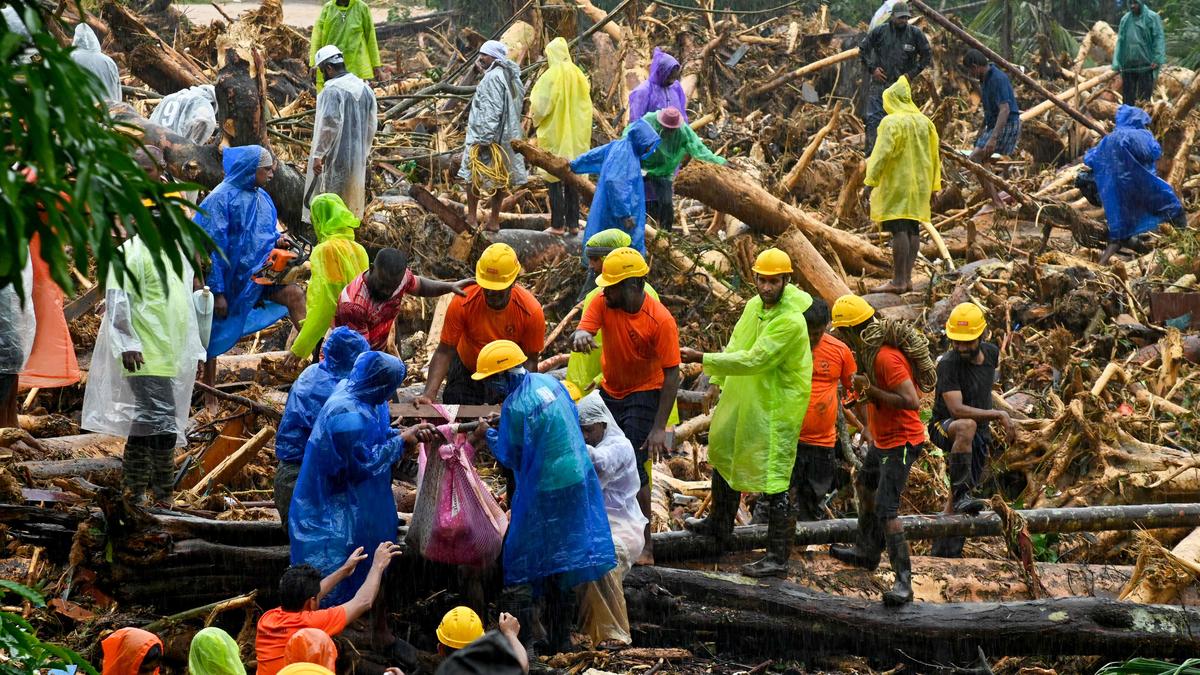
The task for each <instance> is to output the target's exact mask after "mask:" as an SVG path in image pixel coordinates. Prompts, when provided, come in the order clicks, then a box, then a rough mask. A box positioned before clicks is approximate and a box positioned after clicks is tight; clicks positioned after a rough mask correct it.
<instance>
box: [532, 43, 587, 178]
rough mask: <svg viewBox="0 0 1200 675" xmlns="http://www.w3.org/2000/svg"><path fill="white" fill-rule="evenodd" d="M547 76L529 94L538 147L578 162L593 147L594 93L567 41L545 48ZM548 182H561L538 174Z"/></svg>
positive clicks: (539, 80)
mask: <svg viewBox="0 0 1200 675" xmlns="http://www.w3.org/2000/svg"><path fill="white" fill-rule="evenodd" d="M546 63H547V66H546V72H544V73H542V76H541V77H539V78H538V81H537V82H535V83H534V85H533V88H532V89H530V90H529V116H530V117H532V118H533V125H534V126H535V127H537V140H538V145H539V146H541V148H542V149H543V150H545V151H546V152H549V153H551V154H553V155H556V156H558V157H563V158H566V159H575V158H576V157H578V156H580V155H582V154H583V153H585V152H587V151H588V148H590V147H592V91H591V85H590V84H589V83H588V79H587V76H586V75H584V74H583V71H582V70H580V69H579V66H577V65H575V64H574V63H573V62H572V61H571V52H570V50H569V49H568V47H567V41H566V40H565V39H563V38H561V37H558V38H554V39H553V40H551V41H550V44H548V45H546ZM538 174H539V175H540V176H541V177H542V178H543V179H545V180H546V181H547V182H550V183H554V182H557V181H558V179H557V178H555V177H554V176H552V175H550V174H549V173H546V172H545V171H542V170H539V171H538Z"/></svg>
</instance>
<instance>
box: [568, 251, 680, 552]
mask: <svg viewBox="0 0 1200 675" xmlns="http://www.w3.org/2000/svg"><path fill="white" fill-rule="evenodd" d="M649 274H650V267H649V266H648V265H647V264H646V260H645V258H643V257H642V254H641V253H638V252H637V251H636V250H634V249H632V248H619V249H617V250H615V251H613V252H612V253H609V254H608V256H607V257H606V258H605V259H604V272H603V273H602V274H601V275H600V276H599V277H598V278H597V279H596V285H598V286H600V287H601V288H603V289H604V291H603V293H604V302H593V303H591V304H589V305H588V308H587V311H586V312H584V314H583V319H582V320H581V321H580V322H579V328H578V329H577V330H576V331H575V334H574V335H573V336H572V344H573V346H574V351H577V352H583V353H585V354H590V353H591V352H592V351H593V350H596V349H601V348H600V346H598V345H597V344H596V334H597V333H599V332H600V331H601V330H603V331H604V345H603V348H602V349H601V368H602V371H603V374H604V381H603V382H602V383H601V385H600V396H601V398H603V399H604V404H605V405H606V406H608V409H609V411H610V412H611V413H612V415H613V417H614V418H615V419H616V420H617V424H618V425H620V427H621V431H623V432H624V433H625V437H626V438H628V439H629V442H630V443H631V444H633V448H634V451H635V453H636V456H637V461H638V479H639V481H640V484H641V489H640V490H639V491H638V505H639V506H641V507H642V515H644V516H646V518H647V521H648V520H649V518H650V478H651V473H652V471H653V467H654V461H655V460H657V459H658V458H659V457H660V456H661V455H662V454H664V453H666V452H667V450H668V449H669V448H668V443H669V440H668V439H667V423H668V421H669V419H670V416H671V410H672V408H673V407H674V406H675V394H676V393H678V391H679V363H680V361H679V327H678V326H677V325H676V323H675V317H673V316H671V312H669V311H668V310H667V308H666V307H664V306H663V304H662V303H661V302H659V301H658V300H656V299H654V298H653V297H650V295H649V294H648V293H646V277H647V276H649ZM639 563H640V564H653V563H654V542H653V540H652V539H651V538H650V525H649V523H648V522H647V525H646V548H645V549H644V550H643V552H642V556H641V559H640V561H639Z"/></svg>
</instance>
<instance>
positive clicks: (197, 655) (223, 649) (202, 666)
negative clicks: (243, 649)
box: [188, 626, 246, 675]
mask: <svg viewBox="0 0 1200 675" xmlns="http://www.w3.org/2000/svg"><path fill="white" fill-rule="evenodd" d="M188 675H246V666H244V665H242V655H241V653H240V651H239V649H238V643H237V642H234V640H233V638H231V637H229V633H226V632H225V631H223V630H221V629H220V628H214V627H211V626H210V627H208V628H205V629H204V630H202V631H200V632H199V633H196V636H195V637H193V638H192V647H191V649H189V650H188Z"/></svg>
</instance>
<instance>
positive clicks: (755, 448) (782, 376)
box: [704, 284, 812, 495]
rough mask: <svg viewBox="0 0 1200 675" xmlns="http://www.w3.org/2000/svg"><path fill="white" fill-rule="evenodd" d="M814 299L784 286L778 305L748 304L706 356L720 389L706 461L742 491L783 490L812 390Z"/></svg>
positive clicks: (707, 368) (759, 300)
mask: <svg viewBox="0 0 1200 675" xmlns="http://www.w3.org/2000/svg"><path fill="white" fill-rule="evenodd" d="M811 304H812V296H810V295H809V294H808V293H805V292H804V291H802V290H800V289H799V288H796V287H795V286H792V285H790V284H789V285H788V286H786V287H785V288H784V291H783V297H782V298H780V300H779V303H778V304H776V305H775V306H774V307H772V308H770V309H763V304H762V298H761V297H759V296H755V297H753V298H751V299H750V301H749V302H747V303H746V308H745V309H744V310H742V317H741V318H740V319H738V322H737V325H736V326H734V328H733V335H732V336H730V338H729V344H728V345H726V347H725V351H723V352H719V353H712V354H705V355H704V372H706V373H708V375H709V377H710V378H711V379H712V382H713V384H716V385H717V386H719V387H721V399H720V401H718V402H717V407H716V409H715V410H714V411H713V414H712V426H711V427H710V429H709V432H708V461H709V463H710V464H712V466H713V468H715V469H716V470H717V471H720V472H721V476H723V477H724V478H725V480H726V481H728V482H729V485H730V486H731V487H732V488H733V489H735V490H738V491H740V492H762V493H764V494H769V495H770V494H778V493H780V492H783V491H785V490H787V489H788V486H789V485H790V483H791V478H792V465H793V464H795V462H796V441H797V440H798V439H799V438H800V427H801V426H803V425H804V412H805V411H806V410H808V397H809V394H810V393H811V391H812V350H811V349H810V348H809V344H808V324H807V322H805V320H804V310H806V309H808V307H809V305H811Z"/></svg>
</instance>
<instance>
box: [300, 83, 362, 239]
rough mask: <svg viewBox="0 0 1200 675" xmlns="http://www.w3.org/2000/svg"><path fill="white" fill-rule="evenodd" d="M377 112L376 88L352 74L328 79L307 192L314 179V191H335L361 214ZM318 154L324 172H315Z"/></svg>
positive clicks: (315, 129)
mask: <svg viewBox="0 0 1200 675" xmlns="http://www.w3.org/2000/svg"><path fill="white" fill-rule="evenodd" d="M377 111H378V108H377V105H376V103H375V92H373V91H371V88H370V87H369V86H367V83H366V82H363V81H362V79H360V78H358V77H357V76H355V75H354V74H352V73H347V74H346V75H342V76H341V77H337V78H334V79H333V80H331V81H329V82H327V83H326V84H325V88H324V89H322V90H321V93H320V94H318V95H317V112H316V123H315V126H314V127H313V136H312V137H313V145H312V150H311V152H309V156H308V171H307V173H306V174H305V177H304V193H305V194H309V186H311V185H312V184H313V183H316V185H317V186H316V188H314V189H313V191H312V194H317V195H321V194H324V193H327V192H328V193H332V194H336V195H338V196H339V197H341V198H342V201H344V202H345V205H346V207H347V208H349V209H350V211H351V213H353V214H354V216H355V217H356V218H362V217H363V211H364V210H365V209H366V207H367V155H369V154H371V144H372V143H374V142H375V128H376V126H377V119H376V113H377ZM318 157H319V158H321V159H322V161H323V163H324V166H323V167H322V171H321V174H320V175H317V174H316V173H315V172H314V171H313V160H315V159H317V158H318ZM308 209H309V205H308V204H305V205H304V207H303V214H302V217H305V218H307V216H308ZM314 218H315V216H314ZM314 225H315V223H314Z"/></svg>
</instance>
